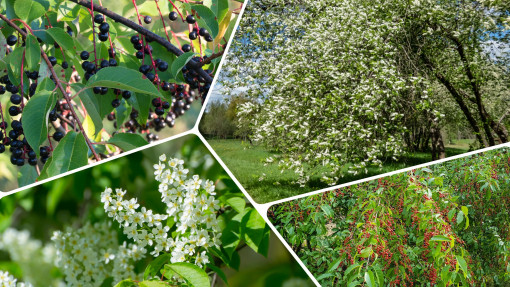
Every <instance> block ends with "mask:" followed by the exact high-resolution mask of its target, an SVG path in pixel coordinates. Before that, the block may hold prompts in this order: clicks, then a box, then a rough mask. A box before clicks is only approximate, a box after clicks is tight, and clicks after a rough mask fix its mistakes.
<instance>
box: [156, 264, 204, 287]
mask: <svg viewBox="0 0 510 287" xmlns="http://www.w3.org/2000/svg"><path fill="white" fill-rule="evenodd" d="M165 270H169V271H173V272H175V273H177V274H178V275H179V276H180V277H182V278H183V279H184V280H186V282H188V284H190V285H191V286H193V287H210V286H211V283H210V282H209V276H208V275H207V273H205V271H204V270H202V269H200V268H199V267H198V266H196V265H195V264H191V263H185V262H180V263H173V264H167V265H165ZM165 274H173V273H172V272H165Z"/></svg>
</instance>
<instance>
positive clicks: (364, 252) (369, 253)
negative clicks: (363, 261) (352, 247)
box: [359, 246, 374, 258]
mask: <svg viewBox="0 0 510 287" xmlns="http://www.w3.org/2000/svg"><path fill="white" fill-rule="evenodd" d="M373 253H374V250H372V247H371V246H369V247H367V248H365V249H363V250H361V252H360V254H359V255H360V256H361V257H363V258H367V257H370V256H372V254H373Z"/></svg>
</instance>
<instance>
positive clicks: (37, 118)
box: [22, 91, 57, 155]
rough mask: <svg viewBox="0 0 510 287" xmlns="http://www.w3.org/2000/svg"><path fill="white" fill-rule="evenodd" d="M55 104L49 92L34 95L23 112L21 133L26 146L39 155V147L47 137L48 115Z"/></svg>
mask: <svg viewBox="0 0 510 287" xmlns="http://www.w3.org/2000/svg"><path fill="white" fill-rule="evenodd" d="M56 103H57V96H56V95H55V94H54V93H52V92H50V91H42V92H40V93H38V94H36V95H34V96H33V97H32V98H31V99H30V100H29V101H28V102H27V104H26V106H25V108H24V111H23V120H22V121H23V131H24V133H25V138H26V139H27V141H28V144H29V145H30V146H31V147H32V149H33V150H34V151H35V153H36V154H37V155H39V147H40V146H41V144H42V143H43V142H45V141H46V139H47V136H48V115H49V113H50V111H51V110H52V109H53V107H54V106H55V104H56Z"/></svg>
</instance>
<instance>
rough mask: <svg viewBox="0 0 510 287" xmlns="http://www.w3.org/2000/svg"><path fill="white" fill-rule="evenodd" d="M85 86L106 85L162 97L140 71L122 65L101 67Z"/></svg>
mask: <svg viewBox="0 0 510 287" xmlns="http://www.w3.org/2000/svg"><path fill="white" fill-rule="evenodd" d="M86 87H88V88H93V87H107V88H113V89H121V90H129V91H132V92H136V93H143V94H148V95H152V96H155V97H163V96H162V95H161V94H160V93H159V91H158V89H156V87H155V86H154V85H153V84H152V83H151V81H149V80H148V79H146V78H145V79H144V78H143V74H142V73H140V72H138V71H135V70H131V69H128V68H124V67H108V68H103V69H101V70H100V71H99V72H97V74H96V75H94V76H93V77H91V78H90V79H89V81H88V82H87V84H86Z"/></svg>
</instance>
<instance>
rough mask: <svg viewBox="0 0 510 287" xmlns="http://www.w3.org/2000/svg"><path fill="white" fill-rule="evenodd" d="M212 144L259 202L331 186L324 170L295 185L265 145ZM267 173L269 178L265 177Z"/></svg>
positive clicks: (453, 151) (419, 157) (461, 148)
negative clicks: (273, 161) (323, 176)
mask: <svg viewBox="0 0 510 287" xmlns="http://www.w3.org/2000/svg"><path fill="white" fill-rule="evenodd" d="M208 142H209V144H210V145H211V147H212V148H213V149H214V151H216V153H217V154H218V155H219V156H220V158H221V159H222V160H223V162H224V163H225V164H226V165H227V167H228V168H229V169H230V170H231V171H232V173H233V174H234V176H235V177H236V178H237V179H238V180H239V182H240V183H241V184H242V185H243V187H244V188H245V189H246V191H247V192H248V193H249V194H250V195H251V196H252V197H253V199H254V200H255V201H256V202H258V203H266V202H271V201H275V200H278V199H282V198H286V197H290V196H294V195H298V194H303V193H306V192H311V191H315V190H318V189H322V188H325V187H327V185H326V184H324V183H322V182H320V177H321V175H320V171H319V172H316V174H315V175H314V176H313V177H312V179H311V181H310V182H309V183H308V185H307V186H305V187H299V185H298V184H293V183H292V182H293V181H295V180H296V179H297V176H296V175H295V174H294V173H293V172H291V171H284V172H281V171H280V170H279V169H278V167H277V166H276V165H264V162H263V161H264V159H265V158H267V157H269V156H271V155H275V153H272V152H269V151H267V150H266V149H264V148H263V147H261V146H250V145H249V144H246V143H242V142H241V141H240V140H208ZM470 142H471V141H467V140H463V141H458V142H455V144H454V145H453V144H452V145H451V146H448V147H447V148H446V156H453V155H457V154H461V153H464V152H466V151H467V150H468V148H469V143H470ZM430 160H431V158H430V154H429V153H414V154H409V155H408V156H407V157H405V158H402V159H400V160H399V161H397V162H389V163H386V164H385V165H384V166H383V167H382V168H377V167H373V168H370V169H369V173H368V174H360V175H356V176H353V175H348V176H345V177H344V178H343V179H342V180H341V182H340V183H346V182H350V181H353V180H357V179H361V178H365V177H369V176H373V175H377V174H381V173H386V172H390V171H394V170H397V169H401V168H405V167H409V166H413V165H417V164H421V163H425V162H428V161H430ZM263 174H265V176H264V177H263V178H261V177H262V175H263ZM340 183H339V184H340Z"/></svg>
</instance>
